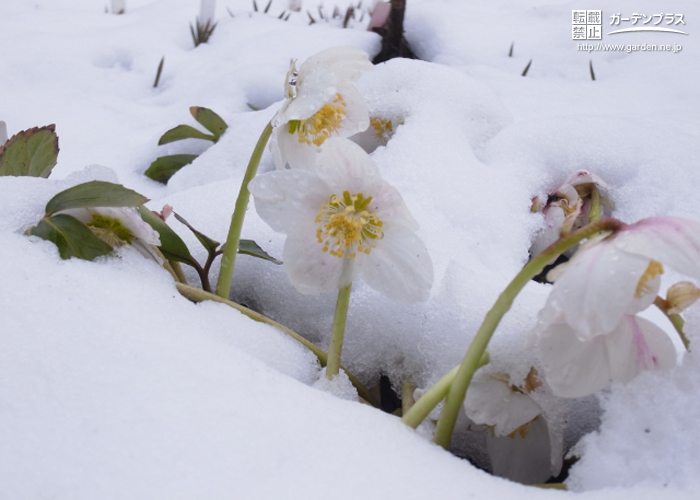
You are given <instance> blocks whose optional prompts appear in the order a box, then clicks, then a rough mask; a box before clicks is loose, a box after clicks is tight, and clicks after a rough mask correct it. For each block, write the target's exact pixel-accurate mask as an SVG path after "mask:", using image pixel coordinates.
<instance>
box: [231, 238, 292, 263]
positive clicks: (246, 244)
mask: <svg viewBox="0 0 700 500" xmlns="http://www.w3.org/2000/svg"><path fill="white" fill-rule="evenodd" d="M238 253H242V254H245V255H252V256H253V257H257V258H259V259H265V260H269V261H270V262H272V263H273V264H277V265H280V264H282V261H281V260H277V259H275V258H274V257H272V256H271V255H270V254H268V253H267V252H266V251H265V250H263V249H262V248H260V245H258V244H257V243H255V242H254V241H253V240H241V241H239V242H238Z"/></svg>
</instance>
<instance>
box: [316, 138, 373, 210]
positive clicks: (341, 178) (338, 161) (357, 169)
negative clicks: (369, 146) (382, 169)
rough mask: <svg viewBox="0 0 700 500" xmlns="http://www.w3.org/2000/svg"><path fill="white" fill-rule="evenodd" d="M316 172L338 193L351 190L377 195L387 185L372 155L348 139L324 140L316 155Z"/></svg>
mask: <svg viewBox="0 0 700 500" xmlns="http://www.w3.org/2000/svg"><path fill="white" fill-rule="evenodd" d="M316 174H317V175H318V176H319V177H320V178H321V179H322V180H323V181H324V182H325V183H326V184H327V185H328V186H329V188H330V190H331V192H332V193H333V194H335V195H338V196H340V195H341V194H342V193H343V191H349V192H350V194H351V195H354V194H357V193H362V194H364V195H365V197H367V196H372V197H375V196H377V195H378V194H379V193H380V191H381V188H382V184H383V181H382V178H381V175H380V174H379V170H378V169H377V167H376V165H375V164H374V161H372V158H370V156H369V155H368V154H367V153H365V152H364V150H363V149H362V148H361V147H360V146H358V145H357V144H355V143H354V142H352V141H350V140H348V139H327V140H326V141H325V142H324V143H323V146H322V147H321V151H320V152H319V153H318V155H317V156H316Z"/></svg>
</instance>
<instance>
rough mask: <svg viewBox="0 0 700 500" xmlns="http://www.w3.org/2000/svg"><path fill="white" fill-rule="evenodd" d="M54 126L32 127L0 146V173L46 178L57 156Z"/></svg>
mask: <svg viewBox="0 0 700 500" xmlns="http://www.w3.org/2000/svg"><path fill="white" fill-rule="evenodd" d="M55 130H56V126H55V125H48V126H46V127H34V128H30V129H29V130H23V131H22V132H19V133H18V134H15V135H14V136H12V138H11V139H10V140H9V141H7V142H6V143H5V144H4V145H3V146H0V175H23V176H30V177H43V178H47V177H48V176H49V174H51V169H52V168H53V167H54V165H56V161H57V158H58V136H57V135H56V132H55Z"/></svg>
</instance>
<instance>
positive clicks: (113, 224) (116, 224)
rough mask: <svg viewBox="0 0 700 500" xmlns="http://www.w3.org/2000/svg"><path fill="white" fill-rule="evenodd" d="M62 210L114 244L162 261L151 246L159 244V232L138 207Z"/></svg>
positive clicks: (104, 239)
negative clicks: (133, 208) (134, 208)
mask: <svg viewBox="0 0 700 500" xmlns="http://www.w3.org/2000/svg"><path fill="white" fill-rule="evenodd" d="M59 213H61V214H66V215H71V216H73V217H75V218H76V219H78V220H79V221H80V222H82V223H84V224H85V225H87V226H88V227H89V228H90V229H91V230H92V232H93V233H95V234H96V235H97V236H98V237H99V238H100V239H102V240H103V241H105V242H106V243H108V244H110V245H111V246H113V247H118V246H122V245H132V246H133V247H134V248H135V249H136V250H138V251H139V253H141V254H142V255H143V256H145V257H150V258H152V259H153V260H155V261H156V262H159V263H161V262H162V259H161V258H160V257H159V256H158V254H157V253H156V252H155V251H154V250H153V248H152V245H155V246H159V245H160V235H159V234H158V233H157V232H156V231H155V230H154V229H153V228H152V227H151V226H150V225H149V224H147V223H146V222H144V221H143V219H141V217H140V216H139V214H138V213H137V212H136V211H135V210H132V209H130V208H114V207H92V208H70V209H68V210H62V211H61V212H59Z"/></svg>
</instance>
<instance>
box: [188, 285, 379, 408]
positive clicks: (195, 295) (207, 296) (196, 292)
mask: <svg viewBox="0 0 700 500" xmlns="http://www.w3.org/2000/svg"><path fill="white" fill-rule="evenodd" d="M175 287H176V288H177V291H178V292H180V294H181V295H182V296H183V297H185V298H187V299H189V300H191V301H192V302H203V301H205V300H211V301H212V302H219V303H221V304H226V305H227V306H229V307H232V308H234V309H236V310H237V311H239V312H241V313H243V314H245V315H246V316H248V317H249V318H250V319H252V320H254V321H259V322H261V323H266V324H268V325H271V326H274V327H275V328H277V329H279V330H281V331H282V332H284V333H286V334H287V335H289V336H290V337H292V338H293V339H294V340H296V341H297V342H299V343H300V344H302V345H303V346H304V347H306V348H307V349H308V350H310V351H311V352H312V353H314V354H315V355H316V357H317V358H318V361H319V363H321V366H326V364H327V362H328V355H327V354H326V353H325V352H324V351H323V350H322V349H319V348H318V347H316V346H315V345H314V344H312V343H311V342H309V341H308V340H306V339H305V338H304V337H302V336H301V335H299V334H298V333H296V332H295V331H293V330H290V329H289V328H287V327H286V326H284V325H281V324H279V323H277V322H276V321H274V320H272V319H270V318H268V317H267V316H265V315H263V314H260V313H259V312H256V311H253V310H252V309H248V308H247V307H245V306H242V305H240V304H237V303H235V302H231V301H230V300H228V299H223V298H221V297H219V296H218V295H214V294H213V293H210V292H205V291H204V290H201V289H199V288H195V287H193V286H189V285H185V284H183V283H175ZM343 370H345V373H347V375H348V378H349V379H350V382H351V383H352V385H353V386H355V389H357V393H358V394H359V395H360V397H361V398H362V399H364V400H366V401H367V402H368V403H369V404H371V405H372V406H374V407H375V408H379V407H380V404H379V401H377V399H376V398H375V397H374V396H373V395H372V393H371V392H370V391H369V389H367V388H366V387H365V386H364V385H363V384H362V382H360V380H359V379H358V378H357V377H355V376H354V375H353V374H352V373H350V372H348V371H347V370H346V369H345V368H343Z"/></svg>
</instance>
